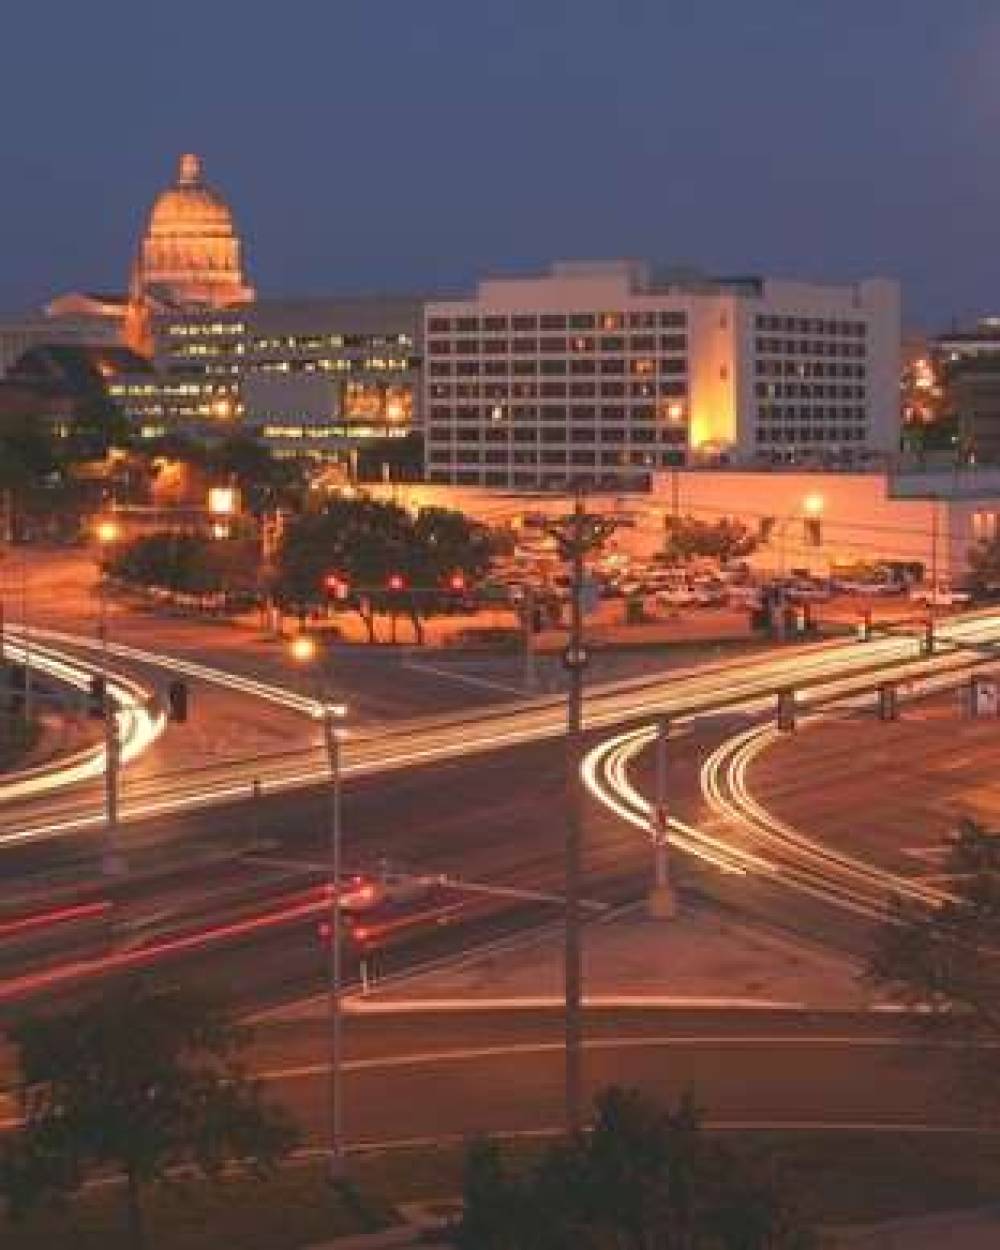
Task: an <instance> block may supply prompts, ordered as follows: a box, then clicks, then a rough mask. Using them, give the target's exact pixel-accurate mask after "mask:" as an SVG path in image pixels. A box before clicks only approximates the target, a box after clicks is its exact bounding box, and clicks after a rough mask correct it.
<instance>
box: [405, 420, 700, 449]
mask: <svg viewBox="0 0 1000 1250" xmlns="http://www.w3.org/2000/svg"><path fill="white" fill-rule="evenodd" d="M452 436H454V437H452ZM427 441H428V444H429V445H430V446H432V447H440V446H441V444H443V443H445V444H450V443H453V442H454V443H477V444H478V443H483V444H486V443H491V444H494V445H495V444H498V443H499V444H503V446H505V447H506V446H507V444H508V443H550V444H551V443H558V444H564V443H574V444H576V443H590V444H593V443H642V444H646V445H652V444H656V443H660V444H663V445H664V446H676V445H677V444H683V443H686V442H687V435H686V434H685V432H684V430H683V429H668V428H661V429H657V428H656V427H635V426H633V427H632V428H631V429H626V428H625V427H624V426H605V427H604V428H602V429H600V430H593V429H590V430H587V429H580V428H573V429H570V430H567V429H566V427H565V426H543V427H542V428H541V429H539V428H538V427H537V426H533V425H515V426H511V427H508V428H506V429H499V430H498V429H477V427H476V426H462V425H460V426H458V428H457V429H456V428H453V427H451V426H444V427H441V426H431V427H430V430H429V431H428V439H427Z"/></svg>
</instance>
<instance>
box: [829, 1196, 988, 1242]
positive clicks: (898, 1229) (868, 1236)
mask: <svg viewBox="0 0 1000 1250" xmlns="http://www.w3.org/2000/svg"><path fill="white" fill-rule="evenodd" d="M831 1235H832V1237H833V1244H832V1247H831V1250H944V1248H945V1247H947V1250H997V1247H998V1246H1000V1207H997V1206H991V1207H982V1208H980V1209H977V1210H973V1211H948V1212H945V1213H944V1214H941V1215H928V1216H923V1217H921V1218H918V1219H907V1220H890V1221H888V1222H887V1223H885V1224H870V1225H866V1226H864V1227H858V1228H841V1229H837V1230H835V1231H834V1232H832V1234H831Z"/></svg>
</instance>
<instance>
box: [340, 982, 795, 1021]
mask: <svg viewBox="0 0 1000 1250" xmlns="http://www.w3.org/2000/svg"><path fill="white" fill-rule="evenodd" d="M375 993H378V990H377V989H376V990H375ZM565 1002H566V1000H565V998H563V996H562V995H556V994H538V995H528V994H526V995H523V996H521V997H517V996H513V995H511V996H510V997H503V996H499V997H495V998H407V999H391V998H389V999H386V998H383V999H373V998H369V997H364V996H362V995H358V994H354V995H351V997H350V998H347V999H345V1000H344V1009H345V1011H348V1012H350V1013H352V1014H354V1015H358V1016H364V1015H393V1014H397V1013H398V1014H399V1015H419V1014H420V1013H421V1012H440V1013H442V1014H447V1013H457V1014H460V1013H463V1012H470V1013H471V1012H477V1011H519V1010H524V1011H544V1010H553V1011H554V1010H560V1011H561V1010H562V1008H563V1007H564V1006H565ZM583 1005H584V1007H587V1008H593V1009H595V1010H608V1009H612V1008H620V1009H635V1008H646V1007H648V1008H650V1009H662V1008H670V1009H680V1010H683V1009H691V1010H706V1011H723V1010H725V1011H730V1010H732V1011H809V1010H811V1008H810V1007H809V1005H808V1004H807V1003H802V1002H783V1001H781V1000H777V999H774V1000H772V999H766V998H734V997H726V996H721V995H720V996H715V995H693V996H691V997H683V996H679V995H668V994H585V995H584V996H583Z"/></svg>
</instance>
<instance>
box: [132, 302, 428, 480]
mask: <svg viewBox="0 0 1000 1250" xmlns="http://www.w3.org/2000/svg"><path fill="white" fill-rule="evenodd" d="M422 309H423V305H422V303H421V301H420V300H419V299H416V298H405V297H391V296H358V297H353V298H341V299H329V300H326V299H302V300H259V301H257V302H256V303H254V304H250V305H247V306H246V307H243V308H240V309H238V310H237V309H215V310H200V311H187V312H177V313H173V314H165V315H162V316H160V317H159V318H158V319H157V321H156V327H155V328H156V335H155V363H156V367H157V374H156V377H155V379H153V380H150V379H147V378H142V377H137V378H122V379H120V380H119V381H118V382H117V383H116V384H113V385H112V388H111V392H112V395H113V396H114V397H115V398H116V399H117V400H118V401H119V402H120V403H121V404H122V406H123V408H124V409H125V411H126V412H127V413H128V414H129V415H130V416H131V417H132V418H133V419H134V420H135V421H136V422H137V424H138V426H139V430H140V433H141V434H143V435H145V436H146V437H157V436H159V435H162V434H164V433H166V432H167V431H169V430H187V431H188V432H190V433H193V434H195V435H198V436H202V437H204V436H208V437H218V436H221V435H224V434H226V433H230V432H234V431H236V430H243V431H246V432H248V433H253V434H256V435H258V436H259V437H260V438H261V439H263V440H264V441H265V442H266V443H267V444H268V445H269V446H270V447H272V448H273V449H274V451H275V452H276V453H277V454H279V455H286V456H296V457H304V458H310V459H315V460H322V461H342V462H343V463H344V464H345V466H348V467H350V465H351V462H352V460H353V459H354V458H356V457H357V455H358V454H359V453H361V452H364V451H365V450H367V449H370V448H373V447H377V446H379V445H382V444H389V443H391V442H393V441H398V440H402V439H404V438H406V437H407V436H408V435H411V434H413V433H414V432H415V431H416V430H418V428H419V423H420V419H419V398H420V374H421V354H420V348H419V337H420V332H421V324H422Z"/></svg>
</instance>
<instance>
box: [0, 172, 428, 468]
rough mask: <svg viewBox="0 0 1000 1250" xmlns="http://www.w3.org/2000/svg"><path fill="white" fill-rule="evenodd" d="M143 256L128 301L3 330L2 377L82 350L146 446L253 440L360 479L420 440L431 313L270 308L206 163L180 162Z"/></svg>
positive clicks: (156, 208)
mask: <svg viewBox="0 0 1000 1250" xmlns="http://www.w3.org/2000/svg"><path fill="white" fill-rule="evenodd" d="M132 257H133V258H132V263H131V268H130V271H129V276H128V284H127V289H126V290H125V291H122V292H119V293H114V294H106V293H96V292H92V291H81V290H74V291H70V292H68V293H65V294H62V295H59V296H57V297H56V298H55V299H52V300H50V301H49V303H48V304H47V305H46V307H45V309H44V310H43V314H42V315H38V314H36V315H33V316H31V317H28V318H23V319H20V320H18V321H16V322H10V323H7V324H0V379H3V377H4V375H5V374H6V375H7V376H8V377H11V375H12V372H13V373H15V374H16V372H17V368H18V362H20V361H22V360H23V358H24V356H25V355H26V354H28V353H31V354H32V355H33V359H32V360H30V361H29V362H28V364H29V366H30V368H31V369H32V370H38V369H39V368H44V367H47V366H45V365H43V363H42V359H44V360H45V361H47V362H49V363H50V364H51V363H52V361H54V360H55V359H56V357H54V356H52V355H51V353H49V354H48V355H46V351H47V349H48V348H49V347H51V346H53V345H58V346H59V347H60V348H61V349H63V350H62V351H61V353H60V354H58V356H59V359H60V360H62V361H65V360H66V359H67V356H66V351H65V349H68V348H72V349H74V350H75V351H76V352H77V354H78V355H79V356H80V357H81V359H82V358H83V357H86V358H87V360H88V362H89V365H88V367H90V368H91V370H93V369H96V370H97V371H98V373H99V374H100V376H101V377H103V379H104V384H103V385H104V389H105V390H106V392H107V394H108V395H109V396H110V397H111V398H112V399H113V400H114V401H115V402H116V403H117V404H118V405H119V407H121V409H122V410H123V411H124V412H125V413H126V415H127V416H128V417H129V418H130V419H131V420H132V421H133V423H134V425H135V429H136V433H137V435H138V437H139V438H141V439H148V440H156V439H158V438H160V437H162V436H163V435H165V434H167V433H168V432H171V431H181V432H183V433H185V434H187V435H189V436H191V437H194V438H200V439H208V440H214V439H218V438H223V437H225V436H226V435H227V434H231V433H233V432H235V430H236V429H242V430H245V431H246V432H248V433H253V434H256V435H258V436H259V437H261V438H262V439H263V440H264V441H265V442H266V443H267V444H268V445H269V446H271V447H272V449H273V450H274V451H275V452H277V453H278V454H280V455H286V456H290V457H295V458H307V459H311V460H323V461H336V462H340V463H343V464H345V465H347V466H354V467H356V466H357V463H358V458H359V456H360V457H364V456H365V455H367V454H369V452H371V451H372V450H373V449H374V450H375V454H376V456H378V455H380V454H381V453H379V452H378V451H377V449H378V448H379V447H381V448H386V447H388V446H389V445H390V444H393V443H396V444H397V445H398V444H399V440H401V439H405V438H406V436H407V435H408V434H410V433H411V432H412V431H413V429H414V426H415V425H416V424H417V422H418V419H419V418H418V416H417V406H418V397H419V394H420V385H419V381H420V363H421V361H420V349H419V337H420V334H421V330H422V308H423V305H422V300H421V299H420V298H418V297H416V296H391V295H387V296H381V295H379V296H345V297H339V298H332V299H315V298H311V299H302V298H292V299H273V298H267V299H258V298H257V295H256V292H255V290H254V287H253V286H252V285H251V284H250V282H249V281H248V280H247V276H246V271H245V269H244V253H243V242H242V239H241V237H240V235H239V233H238V230H237V227H236V223H235V220H234V215H233V212H232V209H231V208H230V206H229V203H228V202H227V200H226V199H225V198H224V197H223V196H222V194H221V193H220V192H219V191H218V190H217V189H216V188H215V187H214V186H212V185H211V184H210V183H209V182H208V181H207V180H206V177H205V173H204V168H203V163H202V160H201V158H200V157H199V156H197V155H195V154H193V153H190V152H189V153H185V154H184V155H182V156H181V157H180V158H179V160H178V163H177V167H176V173H175V176H174V178H173V181H172V182H171V183H170V184H169V185H168V186H167V187H165V188H164V189H163V190H162V191H160V192H159V194H158V195H156V196H155V198H154V199H153V202H152V205H151V207H150V208H149V210H148V213H147V214H146V217H145V219H144V222H143V226H142V229H141V233H140V237H139V240H138V243H137V245H136V247H135V249H134V251H133V253H132ZM39 353H41V358H40V356H39ZM21 372H22V373H24V372H25V370H24V369H23V368H22V369H21ZM0 385H2V382H0Z"/></svg>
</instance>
